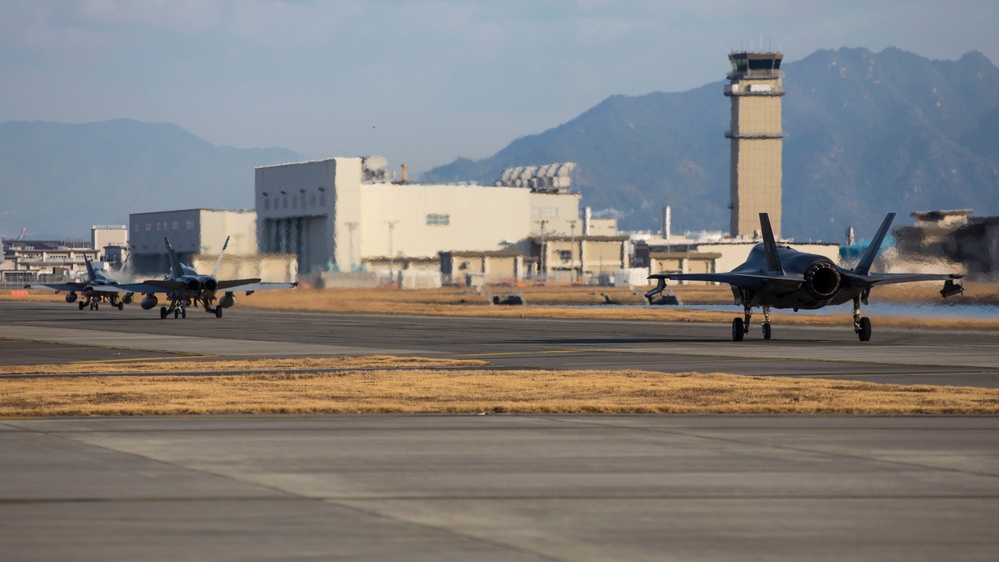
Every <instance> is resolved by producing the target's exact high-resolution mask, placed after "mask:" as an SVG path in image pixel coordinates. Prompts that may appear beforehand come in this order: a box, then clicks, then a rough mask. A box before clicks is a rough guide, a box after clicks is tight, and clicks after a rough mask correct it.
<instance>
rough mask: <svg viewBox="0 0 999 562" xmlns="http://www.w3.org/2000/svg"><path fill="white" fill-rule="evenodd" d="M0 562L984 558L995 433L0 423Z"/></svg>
mask: <svg viewBox="0 0 999 562" xmlns="http://www.w3.org/2000/svg"><path fill="white" fill-rule="evenodd" d="M0 444H2V446H0V448H2V450H3V455H2V456H0V475H2V477H0V521H2V523H0V552H2V553H3V559H4V560H5V561H22V560H23V561H28V560H39V561H42V560H44V561H50V560H100V561H115V560H132V561H134V560H164V561H167V560H169V561H175V560H187V561H191V560H233V561H236V560H239V561H246V560H332V559H345V560H427V561H430V560H433V561H440V560H511V561H513V560H518V561H519V560H523V561H529V560H530V561H533V560H594V561H596V560H600V561H605V560H629V561H634V560H747V559H757V560H795V561H798V560H878V561H885V560H905V561H912V560H934V561H937V560H962V561H970V560H990V561H992V560H996V559H997V557H999V533H997V532H996V522H997V521H999V420H997V419H996V418H992V417H982V418H974V417H883V418H869V417H861V416H850V417H825V416H781V417H772V416H619V415H599V416H588V415H573V416H556V415H551V416H508V415H502V416H317V417H302V416H280V417H239V416H233V417H208V416H205V417H180V418H165V417H163V418H138V419H134V418H133V419H118V418H111V419H106V418H101V419H53V420H7V421H0Z"/></svg>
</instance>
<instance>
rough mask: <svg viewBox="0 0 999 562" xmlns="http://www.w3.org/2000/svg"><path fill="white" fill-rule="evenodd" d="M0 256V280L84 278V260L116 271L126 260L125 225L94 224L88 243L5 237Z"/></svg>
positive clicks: (34, 281)
mask: <svg viewBox="0 0 999 562" xmlns="http://www.w3.org/2000/svg"><path fill="white" fill-rule="evenodd" d="M3 246H4V249H3V252H4V259H0V282H2V283H18V284H29V283H39V282H42V283H45V282H51V281H61V280H64V279H77V278H84V277H85V276H86V274H87V267H86V263H85V260H90V261H92V262H98V263H97V265H96V267H98V268H99V269H107V270H117V269H119V268H120V267H121V264H122V262H124V261H125V259H127V256H128V253H127V246H128V230H127V227H126V226H125V225H96V224H95V225H93V226H91V227H90V243H89V244H88V243H87V242H83V241H67V240H22V239H20V238H18V239H17V240H5V241H4V244H3ZM100 262H103V263H100Z"/></svg>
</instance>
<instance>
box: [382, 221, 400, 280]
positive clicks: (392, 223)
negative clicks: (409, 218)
mask: <svg viewBox="0 0 999 562" xmlns="http://www.w3.org/2000/svg"><path fill="white" fill-rule="evenodd" d="M398 222H399V220H398V219H396V220H394V221H385V224H387V225H388V235H389V240H388V242H389V246H388V253H389V275H391V276H392V277H393V280H394V278H395V256H393V255H392V231H393V230H395V225H396V223H398Z"/></svg>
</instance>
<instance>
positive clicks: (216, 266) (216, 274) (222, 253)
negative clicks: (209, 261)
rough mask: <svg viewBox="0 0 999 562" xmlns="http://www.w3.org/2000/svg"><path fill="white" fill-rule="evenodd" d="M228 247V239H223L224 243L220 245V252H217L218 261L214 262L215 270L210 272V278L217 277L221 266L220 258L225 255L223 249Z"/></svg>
mask: <svg viewBox="0 0 999 562" xmlns="http://www.w3.org/2000/svg"><path fill="white" fill-rule="evenodd" d="M228 247H229V237H228V236H226V237H225V243H223V244H222V251H221V252H219V259H218V260H216V261H215V269H213V270H212V277H218V276H219V266H221V265H222V256H223V255H225V249H226V248H228Z"/></svg>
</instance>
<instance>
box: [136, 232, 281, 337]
mask: <svg viewBox="0 0 999 562" xmlns="http://www.w3.org/2000/svg"><path fill="white" fill-rule="evenodd" d="M163 241H164V242H165V243H166V249H167V253H168V254H169V255H170V270H171V274H170V275H167V276H166V278H164V279H150V280H147V281H143V282H142V283H137V284H134V285H125V286H124V287H125V288H126V289H128V290H132V291H135V292H136V293H142V294H143V297H142V300H141V301H140V302H139V306H141V307H142V309H143V310H149V309H151V308H153V307H155V306H156V305H157V304H159V299H157V298H156V293H164V294H165V295H166V298H167V299H168V300H169V301H170V306H169V307H166V306H162V307H160V318H161V319H162V318H166V317H167V316H169V315H170V314H173V317H174V318H187V308H188V307H189V306H191V305H192V304H193V305H195V306H198V305H201V306H202V307H203V308H204V309H205V312H208V313H210V314H214V315H215V316H216V317H217V318H222V309H223V308H229V307H231V306H232V305H234V304H236V295H235V293H238V292H244V291H245V292H246V294H247V295H250V294H253V292H255V291H263V290H267V289H289V288H291V287H297V286H298V283H261V282H260V279H259V278H254V279H233V280H227V281H222V280H220V279H219V278H218V270H219V265H221V263H222V256H223V255H224V254H225V249H226V248H227V247H228V246H229V238H228V237H226V239H225V243H224V244H223V245H222V251H221V252H219V258H218V261H216V262H215V269H214V270H213V271H212V274H211V275H202V274H199V273H198V272H197V271H195V270H194V269H193V268H192V267H190V266H189V265H186V264H183V263H181V261H180V259H179V258H178V257H177V252H175V251H174V249H173V246H171V245H170V239H169V238H166V237H164V238H163ZM219 293H222V295H221V296H219ZM216 298H218V304H215V300H216Z"/></svg>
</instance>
